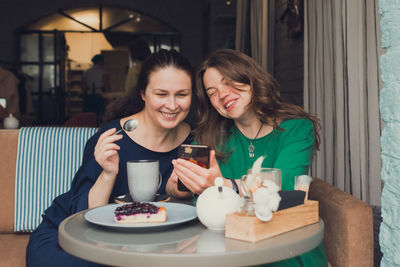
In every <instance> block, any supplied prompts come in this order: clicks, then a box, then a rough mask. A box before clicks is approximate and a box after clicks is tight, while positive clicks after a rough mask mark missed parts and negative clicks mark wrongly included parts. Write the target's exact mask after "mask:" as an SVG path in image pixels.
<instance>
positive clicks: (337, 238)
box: [309, 178, 374, 267]
mask: <svg viewBox="0 0 400 267" xmlns="http://www.w3.org/2000/svg"><path fill="white" fill-rule="evenodd" d="M309 198H310V199H312V200H318V202H319V216H320V217H321V218H322V219H323V220H324V223H325V231H324V245H325V251H326V255H327V257H328V260H329V262H330V263H331V264H332V266H341V267H358V266H360V267H366V266H368V267H372V266H374V236H373V217H372V209H371V207H370V206H369V205H368V204H367V203H365V202H363V201H361V200H359V199H357V198H355V197H354V196H352V195H350V194H348V193H346V192H343V191H342V190H340V189H339V188H337V187H334V186H332V185H330V184H328V183H327V182H325V181H322V180H321V179H318V178H314V179H313V181H312V182H311V185H310V191H309Z"/></svg>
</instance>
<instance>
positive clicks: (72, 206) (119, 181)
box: [43, 120, 191, 227]
mask: <svg viewBox="0 0 400 267" xmlns="http://www.w3.org/2000/svg"><path fill="white" fill-rule="evenodd" d="M111 128H116V129H117V130H119V129H121V125H120V123H119V120H114V121H111V122H109V123H107V124H106V125H105V126H104V127H103V128H102V129H100V130H99V131H98V132H97V133H96V134H94V135H93V136H92V137H91V138H90V139H89V140H88V141H87V143H86V145H85V150H84V154H83V159H82V164H81V167H80V168H79V170H78V172H77V173H76V175H75V177H74V179H73V181H72V185H71V189H70V190H69V191H68V192H66V193H64V194H62V195H60V196H58V197H56V198H55V199H54V201H53V203H52V205H51V206H50V207H49V208H48V209H47V210H46V211H45V214H44V215H43V221H47V222H48V223H51V224H53V226H56V227H58V225H59V224H60V223H61V221H62V220H63V219H65V218H66V217H68V216H70V215H72V214H74V213H76V212H78V211H81V210H85V209H87V208H88V194H89V190H90V188H92V186H93V185H94V183H95V182H96V180H97V178H98V177H99V175H100V173H101V172H102V168H101V167H100V165H99V164H98V163H97V162H96V160H95V158H94V148H95V146H96V144H97V140H98V138H99V136H100V135H101V134H102V133H103V132H105V131H107V130H108V129H111ZM122 134H123V138H122V139H121V140H119V141H117V142H115V143H116V144H117V145H119V146H120V150H119V151H118V154H119V172H118V174H117V177H116V180H115V183H114V187H113V190H112V192H111V196H110V199H109V203H111V202H113V200H114V197H117V196H120V195H124V194H127V193H129V188H128V181H127V171H126V163H127V161H129V160H144V159H157V160H159V164H160V174H161V175H162V184H161V186H160V189H159V190H158V193H160V194H165V186H166V184H167V180H168V178H169V176H170V175H171V172H172V170H173V165H172V160H173V159H176V158H177V156H178V149H177V147H176V148H174V149H173V150H171V151H169V152H155V151H151V150H149V149H147V148H144V147H143V146H141V145H139V144H137V143H135V142H134V141H133V140H132V139H131V138H129V137H128V135H127V134H126V133H125V132H123V133H122ZM190 141H191V135H189V136H188V138H186V140H185V141H184V143H190Z"/></svg>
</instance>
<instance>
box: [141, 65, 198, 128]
mask: <svg viewBox="0 0 400 267" xmlns="http://www.w3.org/2000/svg"><path fill="white" fill-rule="evenodd" d="M142 99H143V100H144V102H145V108H144V109H145V113H146V114H147V115H148V116H149V117H150V118H152V119H153V121H154V123H155V124H157V125H158V126H159V127H161V128H165V129H172V128H175V127H176V126H178V124H179V123H180V122H182V121H183V119H184V118H185V117H186V116H187V114H188V113H189V110H190V104H191V99H192V79H191V77H190V75H189V74H188V73H187V72H185V71H183V70H180V69H177V68H174V67H171V66H169V67H166V68H161V69H158V70H156V71H154V72H152V73H151V74H150V77H149V83H148V85H147V87H146V91H145V92H144V93H142Z"/></svg>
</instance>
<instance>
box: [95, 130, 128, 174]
mask: <svg viewBox="0 0 400 267" xmlns="http://www.w3.org/2000/svg"><path fill="white" fill-rule="evenodd" d="M115 132H116V129H115V128H112V129H109V130H107V131H105V132H104V133H102V134H101V135H100V137H99V140H98V141H97V144H96V146H95V148H94V158H95V159H96V161H97V163H98V164H99V165H100V166H101V167H102V168H103V172H104V173H105V174H108V175H111V176H116V175H117V174H118V165H119V155H118V150H119V149H120V147H119V146H118V145H117V144H115V143H114V142H115V141H118V140H120V139H122V135H121V134H117V135H114V133H115Z"/></svg>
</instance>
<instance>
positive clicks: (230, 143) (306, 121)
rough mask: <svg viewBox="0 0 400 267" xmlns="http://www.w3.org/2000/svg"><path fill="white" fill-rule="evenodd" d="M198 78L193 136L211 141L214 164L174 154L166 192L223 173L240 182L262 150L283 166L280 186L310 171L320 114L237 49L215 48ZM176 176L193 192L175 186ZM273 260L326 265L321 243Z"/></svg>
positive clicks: (270, 163)
mask: <svg viewBox="0 0 400 267" xmlns="http://www.w3.org/2000/svg"><path fill="white" fill-rule="evenodd" d="M196 82H197V91H196V94H197V97H198V101H199V103H198V116H199V123H198V126H197V128H196V129H195V130H194V136H195V140H196V141H197V142H198V143H200V144H206V145H209V146H210V147H211V149H212V150H211V153H210V168H208V169H206V168H202V167H200V166H197V165H196V164H194V163H192V162H189V161H186V160H183V159H177V160H174V161H173V164H174V171H173V173H172V175H171V177H170V179H169V181H168V184H167V188H166V190H167V192H168V193H170V194H172V195H174V196H175V197H186V196H188V194H191V193H195V194H201V193H202V192H203V191H204V190H205V189H206V188H208V187H209V186H212V185H213V184H214V179H215V178H216V177H218V176H222V177H225V185H226V186H230V187H232V188H234V189H236V188H241V187H240V185H239V183H240V182H241V181H240V180H235V179H237V178H240V177H241V176H242V175H244V174H246V173H247V170H248V169H250V168H251V167H252V165H253V163H254V161H255V160H256V159H257V158H259V157H260V156H265V157H266V158H265V160H264V161H263V164H262V166H263V167H274V168H279V169H281V170H282V190H293V189H294V176H296V175H300V174H308V169H309V166H310V164H311V160H312V156H313V152H314V150H316V149H318V146H319V135H318V129H319V123H318V120H317V119H316V118H315V117H313V116H311V115H310V114H308V113H307V112H305V111H304V109H302V108H301V107H298V106H295V105H293V104H290V103H287V102H285V101H284V100H283V99H282V98H281V97H280V95H279V86H278V83H277V81H276V80H275V79H274V78H273V77H272V76H271V75H269V74H268V73H267V72H266V71H264V70H263V69H262V68H261V67H260V66H259V65H258V64H257V63H256V62H255V61H254V60H253V59H251V58H250V57H248V56H246V55H245V54H243V53H241V52H238V51H234V50H229V49H221V50H217V51H216V52H214V53H213V54H212V55H211V56H209V57H208V59H206V60H205V61H204V62H203V64H202V66H201V68H200V70H199V71H198V73H197V81H196ZM177 177H179V179H180V180H181V181H182V182H183V184H184V185H185V186H186V187H187V188H189V189H190V190H191V192H189V193H188V192H181V191H179V190H178V189H177V181H178V178H177ZM228 177H229V178H228ZM239 193H240V194H242V192H240V190H239ZM271 266H291V267H292V266H318V267H321V266H327V260H326V255H325V251H324V248H323V244H321V245H320V246H318V247H316V248H315V249H313V250H312V251H310V252H308V253H305V254H302V255H300V256H298V257H294V258H291V259H288V260H285V261H281V262H276V263H273V264H272V265H271Z"/></svg>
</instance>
